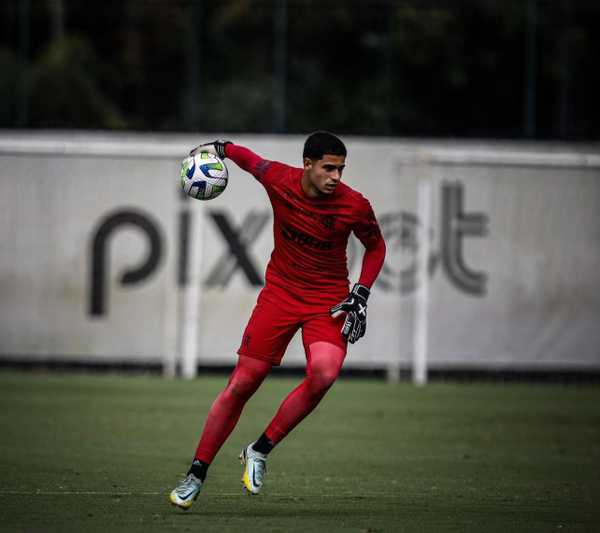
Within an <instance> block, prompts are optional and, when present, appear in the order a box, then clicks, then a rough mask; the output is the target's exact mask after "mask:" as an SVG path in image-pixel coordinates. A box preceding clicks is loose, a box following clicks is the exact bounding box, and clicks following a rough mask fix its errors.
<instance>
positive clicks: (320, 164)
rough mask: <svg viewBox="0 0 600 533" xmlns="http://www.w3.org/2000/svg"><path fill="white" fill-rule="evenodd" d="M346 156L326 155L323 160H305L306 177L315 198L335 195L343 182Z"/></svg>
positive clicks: (306, 158)
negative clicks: (336, 189)
mask: <svg viewBox="0 0 600 533" xmlns="http://www.w3.org/2000/svg"><path fill="white" fill-rule="evenodd" d="M345 166H346V156H343V155H329V154H325V155H324V156H323V158H322V159H317V160H314V159H309V158H308V157H305V158H304V175H305V176H306V178H307V185H308V188H309V189H310V192H312V193H313V194H312V195H313V196H319V195H323V194H324V195H330V194H333V192H334V191H335V188H336V187H337V186H338V184H339V183H340V181H341V180H342V172H344V167H345Z"/></svg>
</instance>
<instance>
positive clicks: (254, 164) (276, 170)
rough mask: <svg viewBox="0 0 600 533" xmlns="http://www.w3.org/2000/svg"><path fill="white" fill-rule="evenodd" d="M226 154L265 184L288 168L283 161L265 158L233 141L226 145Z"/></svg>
mask: <svg viewBox="0 0 600 533" xmlns="http://www.w3.org/2000/svg"><path fill="white" fill-rule="evenodd" d="M225 155H226V156H227V157H228V158H229V159H231V160H232V161H233V162H234V163H235V164H236V165H237V166H238V167H240V168H241V169H242V170H245V171H246V172H249V173H250V174H252V175H253V176H254V177H255V178H256V179H257V180H258V181H260V182H261V183H262V184H263V185H268V184H269V183H272V182H273V181H275V180H276V179H277V177H278V176H280V175H281V172H282V170H285V169H286V168H288V166H287V165H284V164H283V163H279V162H278V161H269V160H268V159H263V158H262V157H260V156H259V155H257V154H255V153H254V152H253V151H252V150H249V149H248V148H245V147H244V146H239V145H237V144H233V143H231V144H227V145H226V146H225Z"/></svg>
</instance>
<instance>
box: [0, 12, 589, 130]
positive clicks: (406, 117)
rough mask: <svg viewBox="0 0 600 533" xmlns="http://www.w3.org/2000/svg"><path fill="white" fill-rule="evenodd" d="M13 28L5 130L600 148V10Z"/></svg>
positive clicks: (195, 17)
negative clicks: (556, 143) (439, 139)
mask: <svg viewBox="0 0 600 533" xmlns="http://www.w3.org/2000/svg"><path fill="white" fill-rule="evenodd" d="M57 2H58V4H60V8H61V9H58V10H57V9H56V6H57ZM0 17H1V18H2V21H3V22H2V26H1V27H2V34H1V38H0V67H1V68H2V72H3V76H2V77H1V78H0V99H1V100H2V104H1V105H0V126H2V127H14V126H18V127H50V128H107V129H113V128H127V129H134V130H159V131H186V130H201V131H205V132H211V131H213V132H225V131H226V132H231V133H233V132H257V133H260V132H281V131H283V132H290V133H299V132H307V131H310V130H314V129H316V128H328V129H332V130H335V131H338V132H340V133H346V134H361V135H393V136H454V137H488V138H489V137H510V138H519V137H524V136H533V137H535V138H541V139H597V138H598V137H599V134H600V105H599V104H598V102H597V96H596V95H597V94H600V74H599V72H600V70H599V69H598V68H597V66H596V61H597V59H596V58H597V57H598V55H599V51H600V32H599V31H598V30H599V29H600V24H599V22H600V5H598V4H597V3H594V2H587V1H582V0H580V1H569V0H557V1H553V2H550V1H544V0H507V1H505V2H497V1H492V0H479V1H475V0H470V1H465V2H451V1H449V0H445V1H444V0H437V1H433V0H430V1H418V0H412V1H400V0H373V1H366V0H365V1H348V0H326V1H323V0H237V1H233V0H231V1H226V0H172V1H168V0H146V1H144V0H123V1H119V2H117V1H116V0H109V1H107V2H95V3H91V4H89V3H86V2H81V1H79V0H25V1H19V0H7V1H6V2H3V3H2V6H1V7H0ZM57 17H62V18H61V19H60V20H59V22H60V24H59V23H58V22H57ZM57 28H58V29H57Z"/></svg>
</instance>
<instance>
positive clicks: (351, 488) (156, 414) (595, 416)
mask: <svg viewBox="0 0 600 533" xmlns="http://www.w3.org/2000/svg"><path fill="white" fill-rule="evenodd" d="M298 379H299V378H298ZM298 379H291V378H270V379H269V380H268V381H267V382H266V383H265V384H264V386H263V387H262V388H261V390H260V391H259V392H258V393H257V395H255V396H254V397H253V398H252V400H251V401H250V402H249V404H248V405H247V407H246V410H245V411H244V413H243V415H242V419H241V421H240V423H239V425H238V427H237V428H236V430H235V431H234V433H233V434H232V435H231V437H230V439H229V441H228V442H227V443H226V444H225V446H224V447H223V449H222V450H221V453H220V454H219V455H218V456H217V459H216V460H215V462H214V463H213V465H212V467H211V471H210V472H209V478H208V480H207V483H206V486H205V487H204V489H203V492H202V494H201V495H200V498H199V499H198V500H197V502H196V504H195V505H194V507H192V509H191V510H190V511H187V512H184V511H181V510H179V509H176V508H174V507H171V506H170V505H169V504H168V501H167V494H168V492H169V491H170V490H171V488H172V487H173V486H174V484H175V483H176V482H177V481H178V480H179V479H180V477H181V476H183V474H184V472H185V471H186V469H187V467H188V463H189V461H190V459H191V455H192V453H193V451H194V449H195V446H196V443H197V439H198V436H199V433H200V429H201V425H202V422H203V418H204V416H205V414H206V411H207V409H208V407H209V406H210V404H211V402H212V400H213V398H214V396H215V395H216V393H217V392H218V391H219V390H220V389H221V388H222V386H223V385H224V382H225V378H224V377H210V378H201V379H198V380H196V381H193V382H184V381H168V380H163V379H160V378H157V377H139V376H138V377H131V376H129V377H119V376H106V375H105V376H96V375H76V374H71V375H60V374H43V373H40V374H36V373H17V372H2V373H0V417H1V418H0V420H1V421H0V452H1V454H0V472H1V480H2V483H1V486H0V530H1V531H82V532H85V533H91V532H94V531H103V532H111V531H129V532H137V531H140V532H141V531H144V532H145V531H240V532H241V531H248V532H254V531H256V532H258V531H260V532H263V533H264V532H270V531H280V532H293V531H302V532H313V531H319V532H328V533H329V532H333V531H356V532H371V533H374V532H380V531H381V532H383V531H398V532H413V531H414V532H436V533H439V532H445V531H456V532H470V531H473V532H478V533H482V532H504V533H505V532H511V533H514V532H517V531H519V532H520V531H523V532H528V533H531V532H544V533H548V532H554V531H560V532H567V531H569V532H570V531H581V532H593V531H600V510H599V507H600V506H599V505H598V504H599V503H600V389H599V388H598V387H593V386H587V387H579V388H577V387H573V386H569V387H566V386H556V385H524V384H518V385H500V384H432V385H429V386H427V387H425V388H421V389H419V388H415V387H413V386H411V385H408V384H403V385H398V386H391V385H386V384H384V383H382V382H376V381H358V380H346V381H340V382H338V383H337V384H336V385H335V387H334V388H333V389H332V390H331V391H330V393H329V395H328V396H327V397H326V398H325V400H324V401H323V403H322V404H321V406H320V407H319V408H318V409H317V411H316V412H315V413H314V414H313V415H312V416H311V417H310V418H308V419H307V420H305V421H304V423H303V424H302V425H301V426H299V427H298V428H297V429H296V430H295V431H294V432H293V433H292V434H291V436H290V437H289V438H288V439H287V440H286V441H284V442H283V443H282V444H281V445H280V446H279V447H278V448H277V449H276V450H275V451H274V452H273V454H272V456H271V458H270V459H269V473H268V476H267V482H266V484H265V487H264V489H263V493H262V494H261V495H260V496H257V497H248V496H246V495H245V494H243V493H242V490H241V484H240V480H239V479H240V475H241V467H240V465H239V463H238V460H237V455H238V453H239V451H240V449H241V447H242V446H243V445H244V444H246V443H247V442H249V441H250V440H253V439H254V438H255V437H256V436H258V434H260V432H261V431H262V429H263V428H264V426H265V425H266V423H267V422H268V421H269V420H270V418H271V416H272V414H273V413H274V410H275V408H276V406H277V405H278V403H279V401H280V400H281V399H282V398H283V396H284V395H285V394H286V393H287V391H289V390H290V389H291V388H292V387H293V386H294V384H295V383H296V382H297V381H298Z"/></svg>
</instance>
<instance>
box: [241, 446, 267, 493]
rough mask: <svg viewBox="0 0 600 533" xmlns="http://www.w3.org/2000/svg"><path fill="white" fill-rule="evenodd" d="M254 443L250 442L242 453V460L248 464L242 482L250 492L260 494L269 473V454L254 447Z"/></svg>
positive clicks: (244, 463)
mask: <svg viewBox="0 0 600 533" xmlns="http://www.w3.org/2000/svg"><path fill="white" fill-rule="evenodd" d="M252 444H254V443H252ZM252 444H248V446H246V447H245V448H244V449H243V450H242V453H240V461H241V462H242V464H243V465H246V467H245V468H244V474H243V475H242V483H243V484H244V488H245V489H246V491H247V492H248V494H258V493H259V492H260V489H261V487H262V486H263V482H264V479H265V474H266V473H267V456H266V455H265V454H264V453H260V452H257V451H255V450H254V449H252Z"/></svg>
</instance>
